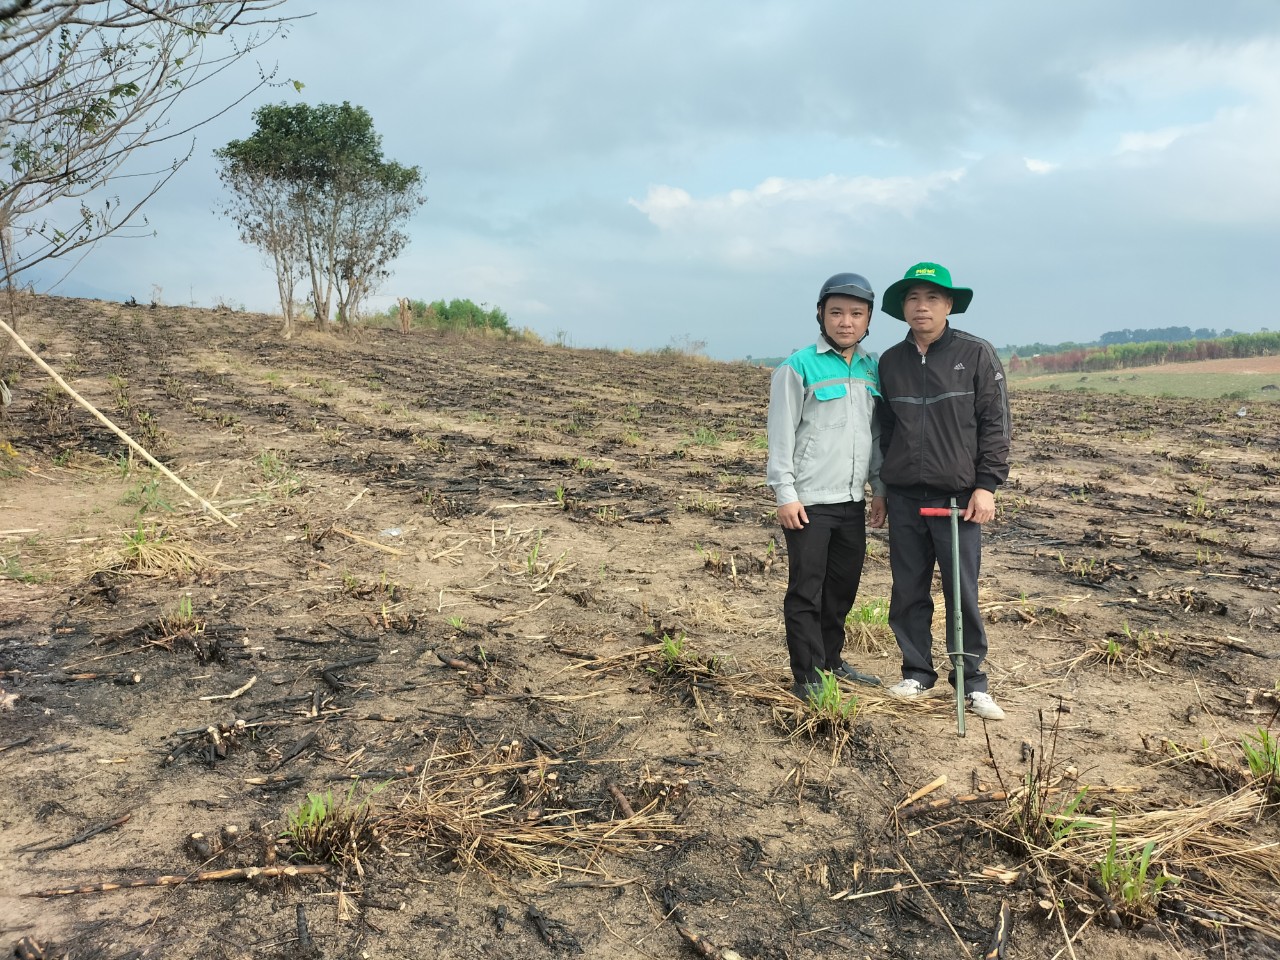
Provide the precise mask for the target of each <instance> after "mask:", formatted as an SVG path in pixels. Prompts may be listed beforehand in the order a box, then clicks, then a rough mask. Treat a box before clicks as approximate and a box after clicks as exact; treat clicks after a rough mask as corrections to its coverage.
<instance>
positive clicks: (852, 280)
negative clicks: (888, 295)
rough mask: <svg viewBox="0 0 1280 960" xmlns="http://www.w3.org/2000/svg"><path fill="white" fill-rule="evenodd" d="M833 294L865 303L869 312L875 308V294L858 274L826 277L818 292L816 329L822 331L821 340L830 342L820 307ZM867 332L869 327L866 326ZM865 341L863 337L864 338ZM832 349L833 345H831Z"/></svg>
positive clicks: (840, 274)
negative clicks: (854, 298) (823, 324)
mask: <svg viewBox="0 0 1280 960" xmlns="http://www.w3.org/2000/svg"><path fill="white" fill-rule="evenodd" d="M833 293H839V294H843V295H844V296H846V297H857V298H858V299H859V300H865V301H867V306H868V307H869V308H870V311H874V310H875V308H876V294H875V291H874V290H872V289H871V283H870V281H868V280H867V278H866V277H864V276H863V275H862V274H860V273H837V274H836V275H835V276H832V277H828V278H827V282H826V283H824V284H823V285H822V289H821V290H819V291H818V329H819V330H821V331H822V336H823V339H825V340H827V341H828V342H830V338H829V337H828V336H827V331H826V329H825V328H824V327H823V326H822V307H823V305H824V304H825V303H826V302H827V297H829V296H831V295H832V294H833ZM867 329H868V332H869V331H870V329H871V325H870V324H868V325H867ZM864 339H865V337H864ZM831 345H832V346H833V347H834V346H835V344H834V343H833V344H831Z"/></svg>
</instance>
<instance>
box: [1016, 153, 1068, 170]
mask: <svg viewBox="0 0 1280 960" xmlns="http://www.w3.org/2000/svg"><path fill="white" fill-rule="evenodd" d="M1022 162H1023V164H1025V165H1026V168H1027V169H1028V170H1030V171H1031V172H1032V173H1052V172H1053V171H1054V170H1057V169H1058V167H1060V166H1061V164H1059V163H1053V162H1052V161H1050V160H1036V159H1035V158H1034V157H1023V158H1022Z"/></svg>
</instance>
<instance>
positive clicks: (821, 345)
mask: <svg viewBox="0 0 1280 960" xmlns="http://www.w3.org/2000/svg"><path fill="white" fill-rule="evenodd" d="M818 352H819V353H834V354H836V355H837V356H839V355H840V351H838V350H837V349H836V348H835V347H833V346H832V345H831V344H829V343H827V338H826V337H824V336H823V335H822V334H818ZM860 357H861V358H863V359H866V357H867V351H866V350H864V349H863V347H862V344H861V343H858V344H856V345H855V346H854V348H853V356H852V357H850V358H849V362H850V363H856V362H857V360H858V358H860Z"/></svg>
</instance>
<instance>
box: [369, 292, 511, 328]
mask: <svg viewBox="0 0 1280 960" xmlns="http://www.w3.org/2000/svg"><path fill="white" fill-rule="evenodd" d="M486 307H488V304H476V303H473V302H472V301H470V300H460V299H457V298H454V299H453V300H450V301H449V302H448V303H446V302H445V301H444V300H434V301H432V302H431V303H427V302H426V301H423V300H414V301H412V302H411V303H410V304H409V309H410V310H411V311H412V313H413V322H414V324H416V325H417V326H425V327H435V328H442V329H446V330H496V331H500V332H502V333H510V332H511V324H510V321H509V319H508V317H507V314H506V312H505V311H503V310H501V309H500V308H498V307H489V308H488V309H485V308H486ZM397 313H398V311H397V309H396V308H395V307H392V308H390V309H389V310H388V311H387V317H388V318H392V319H394V318H395V317H396V316H397Z"/></svg>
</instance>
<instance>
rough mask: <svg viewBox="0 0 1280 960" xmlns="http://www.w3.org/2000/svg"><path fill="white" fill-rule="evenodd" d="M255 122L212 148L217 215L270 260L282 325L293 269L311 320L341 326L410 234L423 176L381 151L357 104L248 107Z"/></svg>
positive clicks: (289, 309)
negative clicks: (222, 192)
mask: <svg viewBox="0 0 1280 960" xmlns="http://www.w3.org/2000/svg"><path fill="white" fill-rule="evenodd" d="M253 116H254V120H255V122H256V124H257V129H256V130H255V131H254V133H253V134H252V135H251V136H250V137H248V138H247V139H244V140H233V141H231V142H230V143H228V144H227V145H226V146H225V147H223V148H222V149H220V150H215V151H214V156H216V157H217V158H218V160H219V161H220V163H221V168H220V171H219V175H220V176H221V178H222V181H223V183H224V184H225V185H226V186H227V189H228V191H229V199H228V201H227V203H226V206H225V208H224V210H223V213H224V214H225V215H226V216H228V217H230V218H231V219H232V220H233V221H234V222H235V223H236V225H237V226H238V227H239V228H240V236H241V239H243V240H244V241H245V242H246V243H250V244H252V245H254V246H256V247H258V248H259V249H261V250H263V252H265V253H266V254H267V255H268V256H270V257H271V259H272V262H273V264H274V266H275V272H276V279H277V284H278V286H279V292H280V306H281V309H282V310H283V311H284V315H285V325H286V331H287V330H288V329H290V327H291V324H292V318H293V291H294V289H295V286H296V282H297V280H296V278H297V276H298V274H299V273H301V275H302V276H303V277H305V278H307V279H309V281H310V286H311V302H312V304H313V305H314V307H315V317H316V321H317V322H318V323H321V324H323V323H327V322H328V321H329V319H330V313H331V311H332V308H333V301H334V300H335V299H336V300H337V319H338V321H339V322H340V323H341V324H342V325H343V326H344V327H349V326H350V324H351V323H352V322H354V321H355V320H357V319H358V318H359V312H360V304H361V303H362V302H363V300H364V299H365V297H367V296H368V295H369V294H370V293H372V292H373V291H374V290H375V289H376V288H377V286H378V284H379V283H380V282H381V281H382V280H384V279H385V278H386V277H387V276H389V275H390V274H389V271H388V269H387V267H388V264H389V263H390V262H391V261H392V260H393V259H395V257H396V256H398V255H399V253H400V252H401V250H403V249H404V247H405V245H406V244H407V243H408V241H409V237H408V234H407V233H405V232H404V230H403V229H402V228H403V227H404V225H405V224H406V223H407V222H408V220H409V218H410V217H411V216H412V215H413V213H414V212H415V211H416V210H417V209H418V207H420V206H421V205H422V204H423V203H425V202H426V197H425V196H423V195H422V192H421V182H422V175H421V173H420V172H419V170H418V168H417V167H406V166H402V165H401V164H399V163H396V162H394V161H391V160H387V159H385V158H384V157H383V155H382V138H381V137H380V136H379V135H378V134H377V133H376V132H375V131H374V129H373V118H372V117H370V115H369V113H368V111H366V110H365V109H364V108H362V107H353V106H352V105H351V104H350V103H343V104H342V105H341V106H336V105H333V104H320V105H319V106H316V107H312V106H309V105H307V104H296V105H293V106H290V105H287V104H276V105H269V106H265V107H260V108H258V109H257V110H256V111H254V115H253Z"/></svg>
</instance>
